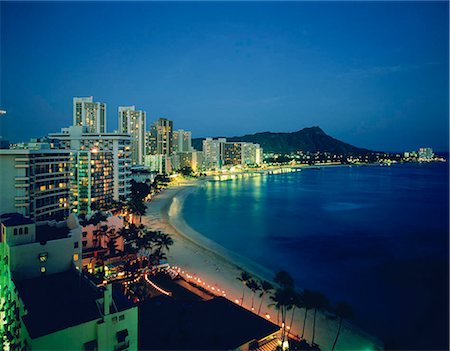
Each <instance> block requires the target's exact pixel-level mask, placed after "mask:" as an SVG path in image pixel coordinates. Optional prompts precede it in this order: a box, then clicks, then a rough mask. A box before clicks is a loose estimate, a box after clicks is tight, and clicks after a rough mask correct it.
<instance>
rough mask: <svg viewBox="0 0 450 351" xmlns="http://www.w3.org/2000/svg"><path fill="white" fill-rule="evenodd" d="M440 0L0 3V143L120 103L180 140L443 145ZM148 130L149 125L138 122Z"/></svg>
mask: <svg viewBox="0 0 450 351" xmlns="http://www.w3.org/2000/svg"><path fill="white" fill-rule="evenodd" d="M448 24H449V23H448V3H447V2H439V3H438V2H434V3H431V2H426V3H422V2H410V3H408V2H397V3H395V2H330V3H326V2H318V3H309V2H298V3H293V2H287V3H273V2H263V3H261V2H259V3H256V2H247V3H205V2H197V3H174V2H166V3H158V2H137V3H129V2H127V3H119V2H114V3H105V2H101V3H94V2H78V3H69V2H48V3H6V2H2V3H1V91H0V97H1V101H0V105H1V106H2V107H3V108H6V109H7V110H8V115H7V116H6V118H3V120H2V121H1V122H0V123H1V124H0V126H1V133H0V134H1V135H3V136H4V137H8V138H9V139H10V140H12V141H19V140H27V139H28V138H30V137H32V136H42V135H45V134H46V133H48V132H54V131H59V129H60V128H61V127H65V126H67V125H69V124H70V123H71V121H72V97H73V96H89V95H93V96H94V97H95V99H96V100H97V101H104V102H106V103H107V104H108V129H109V130H114V129H116V128H117V107H118V106H119V105H124V104H125V105H129V104H134V105H136V106H137V107H138V108H142V109H144V110H146V111H147V114H148V122H150V121H153V120H155V119H157V118H159V117H167V118H171V119H173V120H174V124H175V128H184V129H190V130H192V132H193V135H194V136H197V137H199V136H217V135H224V136H233V135H242V134H245V133H254V132H258V131H267V130H270V131H295V130H298V129H301V128H303V127H307V126H313V125H318V126H320V127H322V128H323V129H324V130H325V132H327V133H328V134H330V135H332V136H334V137H336V138H338V139H341V140H344V141H347V142H349V143H352V144H355V145H357V146H361V147H366V148H372V149H377V150H388V151H393V150H405V149H416V148H418V147H419V146H431V147H433V148H434V149H436V150H448V104H449V101H448V94H449V88H448V74H449V72H448V50H449V48H448ZM148 124H150V123H148Z"/></svg>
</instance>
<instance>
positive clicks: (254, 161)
mask: <svg viewBox="0 0 450 351" xmlns="http://www.w3.org/2000/svg"><path fill="white" fill-rule="evenodd" d="M262 154H263V150H262V148H261V146H260V145H259V144H253V143H249V142H233V141H227V140H226V139H225V138H218V139H212V138H206V139H205V140H203V165H204V167H205V168H206V169H220V168H222V167H223V166H236V165H258V164H261V163H262V159H263V157H262Z"/></svg>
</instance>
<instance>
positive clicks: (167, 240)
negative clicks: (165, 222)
mask: <svg viewBox="0 0 450 351" xmlns="http://www.w3.org/2000/svg"><path fill="white" fill-rule="evenodd" d="M155 242H156V246H157V247H158V248H159V249H166V250H167V251H169V249H170V246H172V245H173V239H172V237H171V236H170V235H169V234H165V233H161V232H158V233H157V236H156V238H155Z"/></svg>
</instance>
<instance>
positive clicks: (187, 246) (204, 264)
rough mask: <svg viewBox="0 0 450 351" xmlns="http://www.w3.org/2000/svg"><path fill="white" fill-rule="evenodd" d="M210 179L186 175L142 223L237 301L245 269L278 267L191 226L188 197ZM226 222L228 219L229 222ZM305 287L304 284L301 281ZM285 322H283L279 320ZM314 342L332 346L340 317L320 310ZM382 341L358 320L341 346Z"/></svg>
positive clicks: (188, 269)
mask: <svg viewBox="0 0 450 351" xmlns="http://www.w3.org/2000/svg"><path fill="white" fill-rule="evenodd" d="M206 181H207V180H192V181H183V182H180V183H179V184H177V185H175V186H171V187H169V188H167V189H165V190H163V191H162V192H161V193H159V194H158V195H157V196H155V198H154V199H153V200H152V201H151V202H149V203H148V204H147V214H146V215H145V216H144V217H142V223H143V224H144V225H146V226H147V227H148V229H150V230H155V231H156V230H159V231H162V232H164V233H167V234H171V235H172V236H173V239H174V245H173V246H172V247H171V249H170V252H169V254H168V259H169V263H170V265H171V266H177V267H180V268H181V269H182V270H183V271H184V272H185V274H189V275H190V276H192V277H193V278H192V279H196V280H197V282H198V279H200V284H203V285H204V286H205V288H208V287H209V289H211V290H213V291H214V292H217V291H220V294H222V295H225V296H226V297H227V298H229V299H230V300H232V301H237V302H240V299H241V298H242V292H243V285H242V283H241V282H240V281H239V280H237V277H238V276H239V275H240V272H241V271H242V270H246V271H248V272H249V273H251V274H252V275H253V276H254V277H256V278H259V279H265V280H268V281H272V279H273V277H274V273H275V272H273V271H271V270H270V269H268V268H266V267H263V266H261V265H259V264H257V263H255V262H252V261H251V260H249V259H247V258H246V257H243V256H240V255H238V254H236V253H234V252H231V251H229V250H227V249H225V248H224V247H222V246H220V245H219V244H217V243H216V242H214V241H212V240H210V239H208V238H206V237H205V236H203V235H201V234H200V233H198V232H197V231H195V230H194V229H192V228H191V227H190V226H189V225H188V224H187V223H186V222H185V221H184V219H183V218H182V216H181V215H180V211H181V209H182V206H183V202H184V199H185V198H186V197H187V196H188V195H189V194H190V193H191V192H192V191H195V189H196V187H198V186H202V184H204V182H206ZM224 225H226V223H224ZM299 288H301V287H299ZM244 291H245V297H244V304H243V306H244V307H246V308H248V309H250V308H251V300H252V298H251V291H250V290H249V289H247V288H246V289H245V290H244ZM268 304H270V301H269V298H268V297H266V298H265V299H264V301H263V304H262V308H261V313H260V315H261V316H265V315H266V314H269V315H270V320H271V321H273V322H274V323H276V322H277V311H276V310H275V309H274V308H273V307H271V306H268ZM259 305H260V299H259V297H258V296H255V297H254V309H255V311H258V309H259ZM303 318H304V310H296V312H295V319H294V322H293V324H292V326H291V332H292V334H294V335H300V334H301V328H302V327H303ZM312 319H313V312H312V311H309V312H308V319H307V321H306V328H305V338H306V340H307V341H308V342H310V341H311V335H312ZM290 320H291V312H289V313H288V318H287V324H288V325H289V324H290ZM280 323H281V322H280ZM316 323H317V324H316V337H315V342H316V343H317V344H319V345H320V347H321V349H322V350H330V349H331V347H332V344H333V341H334V338H335V336H336V331H337V324H338V323H337V320H334V319H330V318H329V317H327V316H326V315H325V314H318V315H317V322H316ZM380 345H381V343H380V342H379V341H378V340H377V339H376V338H373V337H372V336H370V335H368V334H366V333H364V332H363V331H360V330H359V329H358V328H356V327H355V326H352V325H350V324H347V325H345V326H343V328H342V331H341V335H340V337H339V341H338V344H337V346H336V350H375V349H381V346H380Z"/></svg>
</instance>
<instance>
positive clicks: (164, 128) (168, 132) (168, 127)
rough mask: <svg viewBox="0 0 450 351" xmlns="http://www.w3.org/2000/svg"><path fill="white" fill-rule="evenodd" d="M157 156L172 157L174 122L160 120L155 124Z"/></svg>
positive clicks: (164, 119)
mask: <svg viewBox="0 0 450 351" xmlns="http://www.w3.org/2000/svg"><path fill="white" fill-rule="evenodd" d="M154 125H155V128H154V129H153V130H154V131H155V132H156V154H157V155H166V156H170V155H171V154H172V152H173V139H172V138H173V122H172V121H170V120H168V119H166V118H160V119H158V120H157V121H156V122H155V124H154Z"/></svg>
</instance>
